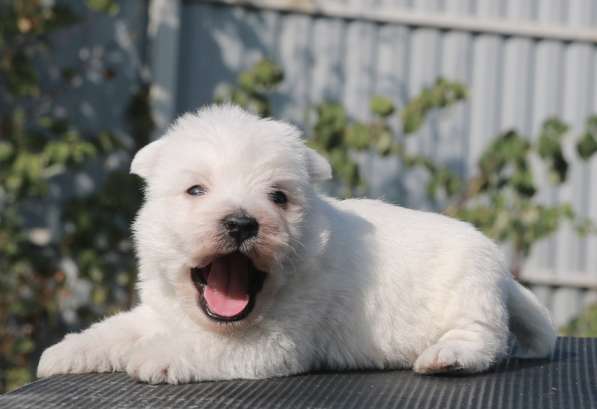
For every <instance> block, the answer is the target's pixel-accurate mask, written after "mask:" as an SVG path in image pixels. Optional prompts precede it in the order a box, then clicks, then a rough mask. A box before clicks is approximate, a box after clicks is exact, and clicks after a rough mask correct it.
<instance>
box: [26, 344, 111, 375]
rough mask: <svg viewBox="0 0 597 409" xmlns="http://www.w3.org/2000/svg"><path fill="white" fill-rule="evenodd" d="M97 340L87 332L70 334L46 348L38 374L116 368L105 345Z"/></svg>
mask: <svg viewBox="0 0 597 409" xmlns="http://www.w3.org/2000/svg"><path fill="white" fill-rule="evenodd" d="M96 344H97V340H94V339H93V338H92V337H89V336H87V335H86V334H69V335H67V336H66V337H65V338H64V339H63V340H62V341H60V342H59V343H57V344H56V345H53V346H51V347H50V348H48V349H46V350H45V351H44V352H43V354H42V355H41V358H40V360H39V365H38V367H37V376H38V377H40V378H45V377H47V376H52V375H57V374H66V373H84V372H108V371H112V370H114V368H113V365H112V364H111V362H110V359H109V356H108V355H107V354H105V351H106V346H105V345H96Z"/></svg>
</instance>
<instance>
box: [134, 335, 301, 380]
mask: <svg viewBox="0 0 597 409" xmlns="http://www.w3.org/2000/svg"><path fill="white" fill-rule="evenodd" d="M310 363H311V360H310V359H308V358H307V356H306V355H303V357H302V358H301V352H299V351H297V350H296V345H293V344H292V341H290V340H288V339H285V337H283V336H276V337H275V339H274V338H271V339H270V338H268V337H258V338H254V337H250V336H247V337H244V338H243V337H240V338H238V339H233V338H228V337H225V336H224V337H221V336H217V335H214V334H210V335H207V334H205V333H203V334H201V333H184V334H178V335H176V336H172V334H165V333H163V334H158V335H156V336H154V337H152V338H151V339H144V340H142V341H141V342H139V343H138V344H137V346H136V348H135V349H134V351H132V353H131V356H130V357H129V360H128V363H127V365H126V371H127V373H128V374H129V375H130V376H131V377H133V378H135V379H138V380H140V381H143V382H147V383H151V384H158V383H170V384H179V383H187V382H193V381H206V380H209V381H214V380H222V379H262V378H269V377H276V376H287V375H291V374H294V373H299V372H304V371H305V370H307V365H309V364H310Z"/></svg>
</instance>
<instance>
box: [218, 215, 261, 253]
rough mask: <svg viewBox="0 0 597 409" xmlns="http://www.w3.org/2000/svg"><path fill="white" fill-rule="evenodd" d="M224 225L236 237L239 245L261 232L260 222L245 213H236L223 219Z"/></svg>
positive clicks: (235, 239) (229, 233)
mask: <svg viewBox="0 0 597 409" xmlns="http://www.w3.org/2000/svg"><path fill="white" fill-rule="evenodd" d="M222 225H223V226H224V229H226V232H227V233H228V235H229V236H230V237H232V238H233V239H234V241H235V242H236V244H237V246H240V244H241V243H242V242H243V241H245V240H248V239H250V238H251V237H255V236H257V233H258V232H259V223H257V220H256V219H255V218H254V217H251V216H248V215H247V214H245V213H234V214H230V215H228V216H226V217H225V218H224V219H222Z"/></svg>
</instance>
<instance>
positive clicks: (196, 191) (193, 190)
mask: <svg viewBox="0 0 597 409" xmlns="http://www.w3.org/2000/svg"><path fill="white" fill-rule="evenodd" d="M205 192H206V190H205V188H204V187H203V186H201V185H193V186H191V187H190V188H188V189H187V193H188V194H189V195H191V196H201V195H202V194H205Z"/></svg>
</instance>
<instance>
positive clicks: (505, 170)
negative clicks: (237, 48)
mask: <svg viewBox="0 0 597 409" xmlns="http://www.w3.org/2000/svg"><path fill="white" fill-rule="evenodd" d="M261 64H267V66H268V67H270V71H275V72H276V73H278V72H279V73H280V74H278V75H277V76H276V79H277V81H272V80H271V78H272V77H271V76H270V81H268V82H267V84H268V87H267V88H265V87H261V88H260V93H259V95H258V105H259V106H260V107H262V109H261V111H257V112H267V113H268V114H269V112H270V106H269V101H268V99H267V93H266V92H267V91H271V90H272V89H274V88H275V86H276V85H278V84H279V82H280V80H281V79H282V77H283V76H282V74H281V71H280V70H279V69H277V70H276V69H274V68H271V64H272V63H271V62H267V63H261ZM254 70H255V68H253V69H251V70H249V71H248V73H251V72H253V71H254ZM241 78H246V79H248V80H247V81H248V82H247V81H245V82H244V83H243V82H241V84H240V86H239V88H240V89H241V90H242V89H252V88H253V87H256V86H257V81H255V80H254V74H241ZM235 89H236V88H233V87H232V88H229V90H230V91H229V95H235V94H234V92H235V91H234V90H235ZM246 97H247V99H246V100H242V101H239V100H238V99H236V100H234V101H235V102H241V105H244V106H250V105H251V104H253V103H254V102H253V101H252V100H251V98H252V97H251V94H246ZM466 97H467V90H466V88H465V87H464V86H463V85H462V84H460V83H457V82H453V81H448V80H446V79H443V78H440V79H438V80H437V81H435V82H434V83H433V84H432V85H430V86H429V87H426V88H424V89H423V90H422V91H421V92H420V93H419V95H417V96H415V97H414V98H413V99H411V100H410V101H409V102H408V103H407V104H406V105H405V106H404V107H402V108H401V109H399V108H398V107H397V106H396V105H395V104H394V103H393V101H392V100H391V98H389V97H387V96H380V95H378V96H374V97H373V98H372V99H371V101H370V109H371V113H372V115H371V117H372V119H371V120H369V121H357V120H354V119H352V118H350V117H349V116H348V115H347V113H346V111H345V109H344V107H343V106H342V105H340V104H338V103H336V102H323V103H320V104H318V105H316V106H315V107H314V109H313V111H314V113H315V120H314V123H313V126H312V128H311V130H310V135H309V139H308V143H309V144H310V145H311V146H312V147H314V148H315V149H317V150H318V151H320V152H321V153H322V154H323V155H325V156H326V157H327V158H328V159H329V161H330V163H331V164H332V167H333V169H334V175H335V181H336V183H337V184H338V185H340V186H341V187H342V191H343V193H344V195H345V196H353V195H360V194H363V193H364V192H365V190H366V183H365V181H364V180H363V178H362V176H361V170H360V167H359V164H358V161H357V160H356V157H355V154H358V153H367V154H370V155H377V156H380V157H388V156H393V157H396V158H397V159H398V160H399V161H400V162H401V164H402V167H403V169H404V170H405V171H408V170H414V169H419V170H423V171H424V172H426V174H427V186H426V188H427V193H428V197H429V199H430V201H432V202H433V203H435V204H436V205H441V206H443V207H444V213H446V214H448V215H450V216H454V217H457V218H460V219H462V220H466V221H469V222H471V223H473V224H474V225H475V226H477V227H478V228H479V229H481V230H482V231H484V232H485V233H486V234H488V235H489V236H490V237H492V238H494V239H496V240H498V241H500V242H506V243H510V244H511V245H512V248H513V250H514V258H513V265H512V270H513V272H514V274H517V273H518V272H519V269H520V266H521V263H522V260H523V259H524V258H525V257H526V256H528V254H529V252H530V251H531V249H532V247H533V245H534V244H535V243H537V242H538V241H539V240H541V239H544V238H546V237H548V236H549V235H551V234H553V233H555V232H556V231H557V230H558V228H559V227H560V225H561V224H562V222H564V221H568V222H570V223H572V224H573V225H574V227H575V228H576V229H577V231H578V233H579V234H588V233H594V232H595V227H594V225H593V223H592V221H590V220H587V219H584V218H581V217H579V216H578V215H576V214H575V212H574V211H573V209H572V207H571V205H570V204H569V203H560V204H557V205H545V204H541V203H539V202H538V201H537V200H536V199H535V196H536V194H537V191H538V187H537V182H536V179H537V178H536V175H535V173H534V170H533V166H532V165H531V160H532V158H537V159H539V160H540V161H541V162H542V163H543V167H544V169H545V170H546V171H547V172H548V174H549V175H550V180H551V181H552V183H554V184H555V185H560V184H562V183H564V182H565V181H566V179H567V177H568V169H569V161H570V158H566V156H565V154H564V149H563V143H564V142H565V140H566V138H567V137H568V130H569V127H568V125H566V124H565V123H563V122H562V121H560V120H559V119H557V118H548V119H547V120H546V121H545V122H544V123H543V125H542V127H541V130H540V132H539V135H538V137H537V138H526V137H524V136H522V135H520V134H519V133H518V132H517V131H516V130H510V131H508V132H505V133H503V134H501V135H498V136H497V137H496V138H495V139H494V140H493V141H492V142H491V143H490V144H489V145H488V146H487V147H486V148H485V150H484V152H483V153H482V154H481V155H480V158H479V160H478V162H477V166H476V168H475V171H474V172H473V173H472V176H471V177H469V178H466V179H465V178H463V177H462V176H461V175H458V174H456V173H455V172H453V171H452V170H451V169H449V168H448V167H446V166H445V165H443V164H442V163H439V162H438V161H436V160H434V158H431V157H427V156H424V155H418V154H413V153H411V152H409V150H408V148H407V145H406V143H405V141H406V139H407V138H412V137H416V131H418V130H419V129H421V127H422V126H423V124H424V123H425V120H426V118H427V116H428V115H429V114H430V113H431V112H433V111H437V110H441V109H446V108H449V107H451V106H453V105H455V104H457V103H459V102H461V101H464V100H465V99H466ZM228 99H229V100H231V99H232V98H228ZM232 100H233V99H232ZM395 123H398V124H399V126H398V129H399V130H400V132H396V131H395V127H394V126H393V124H395ZM576 146H577V152H578V155H579V157H580V159H582V160H589V159H590V158H591V157H592V155H593V154H595V152H596V151H597V117H591V118H589V119H588V120H587V124H586V131H585V132H584V133H583V134H582V135H581V137H580V138H579V140H578V141H577V145H576Z"/></svg>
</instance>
